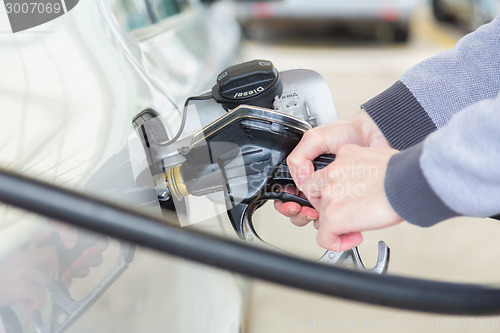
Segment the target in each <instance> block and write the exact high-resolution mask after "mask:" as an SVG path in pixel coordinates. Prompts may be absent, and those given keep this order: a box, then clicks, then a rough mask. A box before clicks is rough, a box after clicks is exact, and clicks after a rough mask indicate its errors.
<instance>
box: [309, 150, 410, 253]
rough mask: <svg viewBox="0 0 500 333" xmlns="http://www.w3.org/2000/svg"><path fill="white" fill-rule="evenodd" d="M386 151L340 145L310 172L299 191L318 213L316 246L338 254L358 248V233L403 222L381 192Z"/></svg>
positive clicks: (394, 152)
mask: <svg viewBox="0 0 500 333" xmlns="http://www.w3.org/2000/svg"><path fill="white" fill-rule="evenodd" d="M397 152H398V151H397V150H394V149H390V148H367V147H361V146H358V145H352V144H348V145H344V146H342V147H340V148H339V149H338V150H337V156H336V159H335V161H334V162H333V163H331V164H330V165H328V166H327V167H325V168H324V169H321V170H318V171H316V172H314V173H313V174H312V175H311V176H310V177H309V178H307V179H306V180H305V181H303V183H302V184H301V186H300V188H301V189H302V191H303V192H304V194H305V195H306V197H307V198H308V199H309V201H310V202H311V204H312V205H313V206H314V207H315V208H317V209H318V210H319V219H317V220H316V221H315V227H316V228H317V229H318V235H317V242H318V244H319V245H320V246H322V247H324V248H326V249H329V250H332V251H335V252H341V251H346V250H349V249H351V248H353V247H355V246H358V245H359V244H360V243H361V242H362V240H363V237H362V235H361V232H362V231H365V230H373V229H380V228H384V227H388V226H391V225H394V224H397V223H399V222H402V221H403V219H402V218H401V217H400V216H399V215H398V214H397V213H396V212H395V211H394V209H393V208H392V206H391V204H390V203H389V201H388V199H387V197H386V195H385V189H384V179H385V173H386V170H387V165H388V163H389V160H390V158H391V157H392V155H394V154H396V153H397Z"/></svg>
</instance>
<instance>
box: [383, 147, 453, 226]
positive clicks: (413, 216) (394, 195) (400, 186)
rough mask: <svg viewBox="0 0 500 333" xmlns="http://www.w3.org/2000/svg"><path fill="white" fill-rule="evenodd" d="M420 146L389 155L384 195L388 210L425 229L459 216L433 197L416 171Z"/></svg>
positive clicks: (420, 150)
mask: <svg viewBox="0 0 500 333" xmlns="http://www.w3.org/2000/svg"><path fill="white" fill-rule="evenodd" d="M422 149H423V143H420V144H418V145H416V146H414V147H413V148H410V149H407V150H405V151H402V152H400V153H398V154H396V155H393V156H392V158H391V159H390V161H389V165H388V167H387V173H386V177H385V193H386V195H387V198H388V199H389V202H390V204H391V206H392V208H393V209H394V210H395V211H396V213H398V215H399V216H401V217H402V218H403V219H405V220H406V221H408V222H410V223H412V224H415V225H419V226H421V227H429V226H432V225H434V224H436V223H438V222H440V221H443V220H446V219H449V218H452V217H456V216H459V215H460V214H458V213H457V212H455V211H453V210H451V209H450V208H449V207H448V206H446V205H445V204H444V203H443V202H442V201H441V199H440V198H439V197H438V196H437V195H436V193H434V191H433V190H432V188H431V187H430V185H429V183H428V182H427V180H426V178H425V176H424V174H423V173H422V169H421V168H420V156H421V154H422Z"/></svg>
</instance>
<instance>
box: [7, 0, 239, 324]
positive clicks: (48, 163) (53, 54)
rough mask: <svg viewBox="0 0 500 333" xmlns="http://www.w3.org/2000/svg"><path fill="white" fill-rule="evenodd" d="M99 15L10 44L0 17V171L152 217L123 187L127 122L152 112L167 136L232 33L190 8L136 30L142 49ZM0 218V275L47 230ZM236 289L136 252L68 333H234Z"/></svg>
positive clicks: (24, 217) (106, 6)
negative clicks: (163, 120) (163, 122)
mask: <svg viewBox="0 0 500 333" xmlns="http://www.w3.org/2000/svg"><path fill="white" fill-rule="evenodd" d="M110 3H111V2H106V1H101V0H95V1H80V2H79V3H78V5H77V6H76V7H75V8H74V9H73V10H71V12H68V13H67V14H65V15H63V16H61V17H59V18H58V19H55V20H53V21H51V22H48V23H46V24H44V25H41V26H38V27H35V28H32V29H29V30H27V31H25V32H20V33H16V34H12V33H9V31H10V27H9V21H8V19H7V15H6V13H5V11H4V10H3V8H2V10H0V29H1V30H2V31H5V33H3V34H0V45H1V46H0V48H1V52H0V69H1V70H2V78H1V79H0V91H1V93H0V105H1V111H0V114H1V115H2V119H3V120H4V121H3V122H1V124H0V127H1V130H0V138H1V140H2V141H1V142H3V144H2V145H1V147H0V166H1V167H2V168H7V169H10V170H13V171H16V172H19V173H22V174H25V175H29V176H31V177H34V178H37V179H40V180H43V181H47V182H50V183H53V184H56V185H59V186H62V187H65V188H68V189H72V190H77V191H82V192H84V193H86V194H90V195H93V196H96V197H98V198H102V199H105V200H108V201H111V202H113V203H117V204H121V205H125V206H127V207H132V208H135V209H139V210H142V211H145V212H147V213H148V214H155V215H158V216H159V215H160V214H161V212H160V207H159V205H158V201H157V199H156V196H155V193H154V191H153V190H152V189H151V188H147V187H141V186H138V185H137V184H136V182H135V179H134V174H133V171H132V168H131V162H130V160H131V157H130V156H129V149H128V142H129V137H130V135H131V133H132V132H133V129H132V118H133V116H134V115H135V114H137V113H138V112H140V111H141V110H143V109H145V108H154V109H156V110H159V111H160V112H161V113H162V114H163V115H165V116H166V117H168V118H169V119H170V120H171V123H170V125H171V131H172V132H174V131H175V130H176V128H177V127H178V126H179V121H180V117H179V110H178V106H179V105H182V104H183V103H184V99H185V98H186V97H187V96H189V95H193V94H199V93H201V92H203V91H204V90H206V89H208V88H210V86H211V84H212V82H214V80H215V77H216V75H217V73H218V72H219V71H220V70H222V69H223V68H224V67H225V66H227V65H229V64H231V63H232V62H234V60H235V57H236V56H237V49H238V46H239V45H238V44H239V30H238V29H234V27H236V22H235V21H234V20H233V19H232V18H231V17H230V16H227V17H225V16H224V15H226V14H225V10H226V9H224V6H223V4H217V5H214V6H213V7H211V8H208V7H205V6H201V5H200V4H198V3H197V2H194V1H193V2H192V4H191V5H189V6H187V7H186V10H185V11H184V12H183V13H182V14H179V15H177V16H174V17H169V18H166V19H165V20H164V21H161V22H159V23H158V24H156V25H151V26H150V27H148V26H145V27H142V29H145V30H147V29H148V28H149V29H150V30H155V33H151V31H150V32H149V33H148V35H147V38H145V37H144V36H145V34H144V31H145V30H143V31H142V35H141V36H143V38H139V37H138V36H139V33H136V35H134V31H135V30H134V31H132V32H129V33H127V32H126V31H125V30H124V29H123V28H122V27H121V26H120V24H119V22H118V20H117V19H116V17H115V16H114V14H113V12H112V6H111V5H110ZM214 19H218V20H219V21H220V24H214V23H213V22H214V21H213V20H214ZM221 36H223V37H224V40H223V42H222V41H220V40H219V41H218V42H214V40H215V39H217V38H219V39H221ZM199 43H202V44H201V45H200V44H199ZM0 216H1V218H0V227H1V229H0V234H1V237H0V239H2V240H10V241H4V242H2V244H1V245H0V270H1V268H2V266H1V264H2V263H5V262H6V261H7V259H9V258H11V257H12V256H13V255H15V254H16V252H19V253H20V252H22V251H23V249H25V248H26V246H29V244H28V245H26V244H27V243H31V242H32V240H33V238H34V237H38V236H39V235H40V233H44V232H46V230H58V229H57V228H59V225H54V223H53V222H52V221H46V220H45V219H43V218H39V217H37V216H33V215H30V214H26V213H24V212H21V211H19V210H17V209H13V208H10V207H5V206H2V210H1V214H0ZM223 222H225V221H221V220H220V217H215V218H214V221H208V223H207V224H208V225H209V227H206V228H208V229H210V230H211V232H214V233H217V234H221V235H224V234H226V231H225V230H224V228H223V227H221V223H223ZM197 227H198V228H200V229H203V228H205V226H204V225H203V223H200V225H199V226H197ZM79 235H80V237H82V238H85V237H89V238H91V237H94V236H92V235H86V236H84V233H82V232H79ZM23 237H24V238H23ZM48 245H51V244H47V246H48ZM119 249H120V244H119V243H118V242H116V241H114V240H110V241H109V247H108V249H107V250H106V251H105V252H104V263H103V264H102V265H101V266H99V267H97V268H94V269H92V270H91V274H90V275H89V276H88V277H86V278H83V279H75V280H74V282H73V285H72V287H71V288H70V290H69V291H70V294H72V295H75V297H76V296H78V297H82V295H85V294H86V293H88V292H89V291H90V290H92V289H93V288H95V287H96V286H98V283H99V281H100V279H101V278H102V276H103V275H105V274H106V272H107V271H108V270H109V269H110V268H111V267H112V265H113V264H114V262H115V260H116V257H117V256H119ZM2 258H3V260H4V261H1V259H2ZM242 286H244V283H242V281H240V280H239V279H238V278H236V277H234V276H233V275H232V274H230V273H226V272H221V271H217V270H214V269H209V268H206V267H201V266H199V265H194V264H190V263H187V262H185V261H181V260H177V259H173V258H170V257H167V256H164V255H159V254H157V253H155V252H152V251H148V250H145V249H142V248H137V249H136V252H135V258H134V260H133V261H132V263H131V264H130V265H129V268H128V269H127V270H126V271H125V272H124V273H123V274H122V275H121V276H120V277H119V278H118V279H117V281H116V282H115V283H113V284H112V285H111V286H110V288H109V289H108V290H107V292H106V293H104V295H103V296H102V297H101V298H99V299H98V300H97V302H96V303H95V304H94V305H93V306H92V307H91V308H90V309H89V310H88V311H86V312H85V313H84V314H83V316H82V317H81V318H80V319H79V320H78V321H76V322H75V323H74V324H73V325H72V326H71V328H70V330H69V332H89V331H91V332H141V331H145V332H164V331H166V330H168V331H174V332H228V333H229V332H231V333H234V332H239V330H240V325H241V316H242V310H243V304H244V296H243V291H244V288H243V287H242ZM1 290H2V289H1V288H0V294H1V293H2V291H1ZM0 298H1V295H0ZM47 303H50V298H48V299H47V300H46V304H45V305H47ZM11 307H12V308H13V309H14V310H15V311H16V312H17V313H18V315H19V316H20V318H21V319H22V320H21V323H22V325H23V327H24V329H25V331H26V332H32V331H34V327H33V322H32V321H31V315H30V312H29V311H26V310H25V309H24V308H23V306H22V302H21V303H19V302H18V303H14V304H11ZM44 310H46V309H45V307H44ZM4 324H5V323H4ZM0 326H1V325H0ZM0 328H1V327H0Z"/></svg>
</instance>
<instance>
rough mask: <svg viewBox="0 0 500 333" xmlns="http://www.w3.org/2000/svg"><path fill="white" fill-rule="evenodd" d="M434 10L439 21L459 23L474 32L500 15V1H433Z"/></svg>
mask: <svg viewBox="0 0 500 333" xmlns="http://www.w3.org/2000/svg"><path fill="white" fill-rule="evenodd" d="M432 9H433V12H434V17H435V18H436V19H437V20H438V21H441V22H450V21H457V22H460V23H461V24H463V25H464V26H465V27H466V28H467V29H468V30H469V31H473V30H476V29H477V28H479V27H480V26H481V25H483V24H485V23H488V22H490V21H491V20H493V19H494V18H495V16H496V15H498V14H499V13H500V1H498V0H432Z"/></svg>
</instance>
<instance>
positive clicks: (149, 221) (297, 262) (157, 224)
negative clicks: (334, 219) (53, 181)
mask: <svg viewBox="0 0 500 333" xmlns="http://www.w3.org/2000/svg"><path fill="white" fill-rule="evenodd" d="M0 201H2V202H4V203H6V204H9V205H12V206H16V207H18V208H22V209H25V210H28V211H31V212H35V213H38V214H41V215H44V216H47V217H50V218H53V219H56V220H59V221H63V222H66V223H68V224H71V225H74V226H78V227H81V228H85V229H88V230H92V231H95V232H98V233H102V234H105V235H108V236H111V237H114V238H118V239H122V240H125V241H129V242H132V243H136V244H138V245H142V246H145V247H148V248H151V249H154V250H158V251H161V252H164V253H167V254H170V255H174V256H179V257H182V258H185V259H189V260H192V261H195V262H198V263H201V264H205V265H210V266H214V267H217V268H221V269H225V270H229V271H233V272H237V273H241V274H244V275H247V276H249V277H253V278H257V279H262V280H265V281H270V282H274V283H277V284H281V285H285V286H289V287H294V288H299V289H303V290H307V291H312V292H316V293H319V294H324V295H331V296H335V297H340V298H344V299H349V300H354V301H359V302H365V303H370V304H377V305H382V306H389V307H394V308H400V309H407V310H416V311H424V312H433V313H444V314H457V315H493V314H500V289H498V288H494V287H492V286H486V285H475V284H457V283H446V282H434V281H428V280H420V279H413V278H406V277H398V276H391V275H376V274H373V273H367V272H358V271H354V270H348V269H343V268H339V267H334V266H328V265H325V264H321V263H318V262H313V261H309V260H304V259H300V258H296V257H293V256H289V255H285V254H282V253H277V252H272V251H268V250H264V249H261V248H256V247H253V246H249V245H247V244H245V243H242V242H237V241H231V240H227V239H222V238H219V237H214V236H210V235H206V234H203V233H199V232H195V231H192V230H188V229H185V228H184V229H181V228H179V227H177V226H172V225H169V224H166V223H165V220H162V219H160V218H156V217H152V216H148V215H145V214H142V213H139V212H137V211H133V210H130V209H127V208H124V207H120V206H117V205H114V204H110V203H106V202H104V201H101V200H98V199H95V198H91V197H89V196H86V195H84V194H81V193H76V192H73V191H69V190H66V189H62V188H58V187H56V186H53V185H50V184H46V183H42V182H40V181H38V180H33V179H29V178H26V177H24V176H20V175H16V174H14V173H12V172H10V171H2V170H0Z"/></svg>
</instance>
